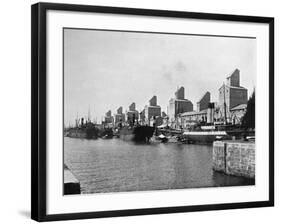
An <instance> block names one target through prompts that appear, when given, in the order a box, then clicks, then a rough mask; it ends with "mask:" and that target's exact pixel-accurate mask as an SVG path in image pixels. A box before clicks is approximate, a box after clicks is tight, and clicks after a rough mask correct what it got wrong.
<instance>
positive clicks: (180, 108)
mask: <svg viewBox="0 0 281 224" xmlns="http://www.w3.org/2000/svg"><path fill="white" fill-rule="evenodd" d="M184 92H185V91H184V87H183V86H182V87H180V88H179V89H178V90H177V91H176V92H175V98H172V99H170V101H169V107H168V115H169V123H170V126H171V127H174V128H176V127H177V126H178V125H179V124H178V118H177V117H178V115H179V114H181V113H184V112H189V111H193V104H192V102H191V101H190V100H188V99H185V94H184Z"/></svg>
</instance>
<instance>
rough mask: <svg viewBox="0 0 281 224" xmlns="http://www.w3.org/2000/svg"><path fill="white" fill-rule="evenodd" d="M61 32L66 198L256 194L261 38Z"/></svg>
mask: <svg viewBox="0 0 281 224" xmlns="http://www.w3.org/2000/svg"><path fill="white" fill-rule="evenodd" d="M62 32H63V124H62V125H63V186H64V191H63V193H64V195H70V194H71V195H73V194H97V193H117V192H133V191H134V192H135V191H160V190H179V189H189V188H190V189H191V188H214V187H241V186H255V174H256V173H255V172H256V171H255V165H256V159H255V154H256V146H255V142H256V139H255V113H256V112H255V108H256V107H255V90H256V77H257V39H256V38H255V37H254V36H249V37H247V36H220V35H203V34H195V33H190V34H189V33H181V34H179V33H164V32H163V33H161V32H144V31H141V30H140V31H126V30H106V29H83V28H72V27H64V28H63V31H62Z"/></svg>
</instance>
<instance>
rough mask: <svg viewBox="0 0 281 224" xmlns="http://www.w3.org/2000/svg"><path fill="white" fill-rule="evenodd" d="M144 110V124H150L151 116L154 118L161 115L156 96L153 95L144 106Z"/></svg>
mask: <svg viewBox="0 0 281 224" xmlns="http://www.w3.org/2000/svg"><path fill="white" fill-rule="evenodd" d="M144 111H145V121H146V124H148V125H150V123H151V118H152V119H155V118H156V117H161V107H160V106H159V105H157V97H156V96H153V97H152V98H151V99H150V100H149V105H146V106H145V108H144Z"/></svg>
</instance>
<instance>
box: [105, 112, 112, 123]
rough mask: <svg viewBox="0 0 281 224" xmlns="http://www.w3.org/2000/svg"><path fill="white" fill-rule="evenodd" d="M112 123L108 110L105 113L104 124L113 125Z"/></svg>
mask: <svg viewBox="0 0 281 224" xmlns="http://www.w3.org/2000/svg"><path fill="white" fill-rule="evenodd" d="M113 121H114V118H113V116H112V115H111V110H109V111H107V112H106V113H105V117H104V123H105V124H113Z"/></svg>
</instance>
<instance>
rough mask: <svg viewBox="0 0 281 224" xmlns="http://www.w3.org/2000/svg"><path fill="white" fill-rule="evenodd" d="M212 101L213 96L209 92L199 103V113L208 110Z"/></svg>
mask: <svg viewBox="0 0 281 224" xmlns="http://www.w3.org/2000/svg"><path fill="white" fill-rule="evenodd" d="M210 101H211V94H210V92H208V91H207V92H206V93H205V94H204V96H202V98H201V99H200V100H199V101H198V102H197V112H199V111H201V110H205V109H207V108H208V105H209V103H210Z"/></svg>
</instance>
